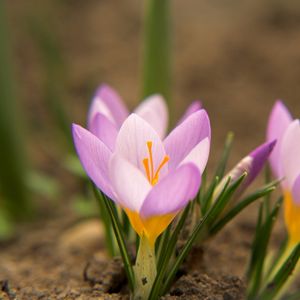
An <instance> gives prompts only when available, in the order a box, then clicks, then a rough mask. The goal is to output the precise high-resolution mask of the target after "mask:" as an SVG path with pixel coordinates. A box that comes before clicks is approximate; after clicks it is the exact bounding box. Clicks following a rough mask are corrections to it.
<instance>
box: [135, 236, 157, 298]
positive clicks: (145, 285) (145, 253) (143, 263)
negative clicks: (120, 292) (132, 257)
mask: <svg viewBox="0 0 300 300" xmlns="http://www.w3.org/2000/svg"><path fill="white" fill-rule="evenodd" d="M134 273H135V289H134V295H133V300H146V299H148V297H149V294H150V292H151V289H152V286H153V283H154V280H155V277H156V261H155V248H154V245H151V244H150V242H149V240H148V238H147V237H146V236H145V235H142V236H141V238H140V244H139V249H138V253H137V258H136V262H135V266H134Z"/></svg>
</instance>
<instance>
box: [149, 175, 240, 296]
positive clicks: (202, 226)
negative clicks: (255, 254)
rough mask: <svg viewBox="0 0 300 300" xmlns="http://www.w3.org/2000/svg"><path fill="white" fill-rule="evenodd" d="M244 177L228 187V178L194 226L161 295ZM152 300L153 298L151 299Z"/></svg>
mask: <svg viewBox="0 0 300 300" xmlns="http://www.w3.org/2000/svg"><path fill="white" fill-rule="evenodd" d="M245 176H246V174H243V175H242V176H241V177H240V178H239V179H238V180H237V181H236V182H234V183H233V184H232V185H230V186H229V183H230V178H228V180H227V182H226V184H225V186H224V188H223V190H222V192H221V193H220V195H219V197H218V199H217V201H216V203H215V204H214V205H213V206H212V207H211V208H210V209H209V211H208V212H207V213H206V214H205V215H204V217H203V218H202V219H201V220H200V221H199V222H198V224H197V225H196V226H195V228H194V230H193V232H192V234H191V236H190V237H189V238H188V240H187V242H186V243H185V245H184V247H183V249H182V250H181V252H180V254H179V255H178V257H177V258H176V260H175V262H174V264H173V266H172V268H171V270H170V271H169V272H168V275H167V277H166V280H165V284H164V286H163V287H162V293H161V294H162V295H163V294H165V293H166V292H167V291H168V289H169V288H170V286H171V284H172V282H173V280H174V277H175V276H176V273H177V271H178V269H179V267H180V265H181V264H182V262H183V261H184V259H185V258H186V256H187V255H188V254H189V252H190V250H191V249H192V246H193V244H194V242H195V241H196V240H197V239H198V238H199V236H200V234H201V233H202V234H204V236H203V237H202V238H205V234H206V231H207V228H209V227H210V226H211V225H212V224H213V222H214V220H215V219H216V218H217V216H218V215H219V214H220V213H221V212H222V209H223V208H224V207H225V206H226V204H227V203H228V201H229V200H230V197H231V195H232V194H233V193H234V191H235V190H236V189H237V188H238V187H239V185H240V184H241V183H242V181H243V179H244V178H245ZM153 300H154V298H153Z"/></svg>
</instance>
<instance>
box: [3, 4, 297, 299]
mask: <svg viewBox="0 0 300 300" xmlns="http://www.w3.org/2000/svg"><path fill="white" fill-rule="evenodd" d="M172 4H173V7H172V8H173V20H174V26H175V28H174V33H175V37H174V56H173V61H174V74H175V76H174V79H173V98H172V101H173V102H172V103H173V110H172V113H173V117H174V119H176V118H178V117H179V116H180V114H181V112H182V111H183V109H184V108H185V107H186V106H187V105H188V103H190V102H191V101H192V100H193V99H196V98H197V99H198V98H200V99H201V100H202V102H203V104H204V106H205V108H206V109H207V110H208V112H209V115H210V118H211V123H212V132H213V139H212V151H211V156H210V160H209V165H208V170H209V173H212V170H214V167H215V165H216V162H217V159H218V157H219V155H220V153H221V151H222V145H223V142H224V139H225V136H226V133H227V132H228V131H229V130H232V131H234V133H235V145H234V148H233V151H232V155H231V159H230V161H229V166H232V165H233V164H234V163H235V162H236V161H237V160H238V159H240V158H241V157H243V156H244V155H246V154H247V153H248V152H249V150H250V149H253V148H254V147H255V146H256V145H258V144H259V143H261V142H263V141H264V136H265V126H266V122H267V116H268V114H269V111H270V109H271V107H272V105H273V102H274V100H276V99H277V98H281V99H284V101H285V103H286V104H287V106H288V107H289V109H290V110H291V111H292V113H293V115H294V116H295V117H297V116H298V117H299V115H300V101H299V95H300V85H299V77H300V39H299V34H300V4H299V2H298V1H294V0H276V1H268V0H263V1H261V0H247V1H234V0H230V1H225V2H224V1H217V0H216V1H198V0H186V1H177V0H174V1H173V2H172ZM7 6H8V17H9V22H10V25H11V26H10V30H11V33H12V42H13V50H14V52H13V54H14V56H13V57H14V62H15V67H16V78H17V80H18V83H19V84H18V87H19V89H20V94H21V96H22V101H20V104H21V106H22V108H23V113H22V116H23V121H24V123H26V125H27V126H26V131H27V135H26V140H27V146H28V152H29V157H30V159H31V161H32V164H33V165H34V166H35V167H36V168H38V169H39V170H43V171H44V172H46V173H47V174H48V175H50V176H53V178H56V179H58V182H62V184H60V194H59V196H58V197H57V199H56V200H55V201H53V200H49V199H47V198H44V197H43V198H42V199H37V203H38V204H39V206H40V214H41V215H40V217H38V218H37V220H35V221H34V222H32V223H29V224H21V225H20V226H19V228H18V230H17V233H16V235H15V236H13V237H12V238H11V239H10V240H8V241H3V242H1V244H0V249H1V250H0V287H1V289H0V299H5V300H7V299H9V300H12V299H21V300H29V299H32V300H35V299H39V300H43V299H129V297H128V291H127V287H126V278H125V276H124V271H123V269H122V265H121V263H120V259H119V258H115V259H113V260H112V259H110V258H109V257H108V255H107V254H106V252H105V247H104V246H105V245H104V238H103V228H102V225H101V223H100V222H99V220H98V218H97V217H96V216H97V211H96V210H94V211H93V213H91V214H90V215H89V217H83V215H82V214H78V213H76V212H74V209H73V204H72V203H73V200H74V198H75V197H77V196H78V195H82V193H83V188H82V186H83V185H82V182H79V181H78V180H77V178H75V176H74V175H73V174H70V173H68V172H67V171H66V170H65V168H64V167H63V165H64V163H63V160H64V158H65V157H66V156H67V155H68V153H69V152H68V151H69V150H68V148H67V147H66V143H65V142H64V139H65V138H64V136H63V135H62V134H61V132H60V129H59V127H58V126H57V124H56V121H55V119H54V117H53V115H52V114H51V113H50V112H49V106H48V105H47V102H46V101H45V100H44V97H45V90H44V89H45V63H44V61H43V59H42V55H41V53H40V52H39V47H38V46H37V41H36V39H35V38H34V35H33V34H32V31H31V30H30V26H29V24H30V22H32V21H33V20H34V21H35V22H36V21H37V22H39V23H38V24H39V26H40V27H41V28H44V29H45V30H46V31H47V30H49V29H50V33H51V36H53V37H54V39H55V41H56V42H57V45H58V48H59V51H60V52H61V53H60V55H61V56H62V60H63V64H62V65H59V66H58V67H57V68H58V72H61V73H62V74H63V76H62V80H61V81H60V83H59V84H60V86H59V88H61V89H62V94H61V97H62V98H63V99H64V101H63V103H64V108H65V110H66V112H67V113H68V115H69V118H70V120H71V121H75V122H77V123H81V124H84V122H85V117H86V111H87V108H88V103H89V101H90V100H89V99H90V97H91V95H92V93H93V90H94V89H95V87H96V86H97V85H98V84H99V83H101V82H107V83H109V84H111V85H112V86H114V87H115V88H116V89H117V90H118V91H119V92H120V94H121V95H123V96H124V99H125V101H126V102H127V103H128V105H129V106H130V107H134V106H135V105H136V104H137V103H138V101H139V94H140V90H139V82H140V80H139V79H140V63H139V59H140V57H141V50H140V43H141V34H142V12H143V7H142V3H141V1H138V0H130V1H124V0H115V1H108V0H106V1H105V0H86V1H71V0H64V1H63V0H60V1H53V0H52V1H51V0H44V1H39V0H27V1H22V0H14V1H7ZM59 74H60V73H59ZM173 122H174V120H173ZM255 215H256V207H255V206H253V207H252V208H251V209H249V210H247V211H246V212H245V213H243V214H242V215H241V216H240V217H238V218H237V219H236V220H235V221H234V222H233V223H231V224H229V225H228V226H227V227H226V228H225V230H223V231H222V232H221V233H220V234H218V235H217V236H216V238H214V239H212V240H211V241H208V242H207V243H206V244H205V245H203V246H202V247H201V248H199V247H198V248H195V249H193V252H192V253H191V256H190V258H189V260H188V261H187V262H186V263H185V265H184V266H183V268H182V270H181V272H180V274H179V277H178V278H177V281H176V282H175V283H174V285H173V286H172V288H171V290H170V294H169V295H166V296H165V297H164V299H210V300H213V299H224V300H229V299H245V281H244V273H245V270H246V267H247V262H248V259H249V250H250V248H251V237H252V235H253V232H254V224H255ZM283 235H284V229H283V224H282V221H281V222H279V223H278V226H277V228H276V232H275V235H274V246H275V247H276V245H277V244H276V241H280V240H282V239H283Z"/></svg>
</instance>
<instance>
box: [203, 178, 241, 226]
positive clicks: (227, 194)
mask: <svg viewBox="0 0 300 300" xmlns="http://www.w3.org/2000/svg"><path fill="white" fill-rule="evenodd" d="M246 176H247V173H244V174H242V175H241V176H240V177H239V178H238V179H237V180H236V181H235V182H233V183H232V184H230V181H231V178H230V177H229V178H228V179H227V181H226V183H225V185H224V188H223V190H222V191H221V193H220V195H219V196H218V197H217V199H216V201H215V204H214V206H213V211H212V213H211V216H210V218H209V221H208V226H209V229H210V228H211V227H212V226H213V224H215V223H216V222H217V221H218V218H219V217H220V216H221V215H222V213H223V210H224V209H225V207H226V206H227V204H228V203H229V201H230V200H231V197H232V195H233V194H234V192H235V191H236V190H237V189H238V187H239V186H240V185H241V183H242V182H243V180H244V179H245V177H246Z"/></svg>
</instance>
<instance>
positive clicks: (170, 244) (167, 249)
mask: <svg viewBox="0 0 300 300" xmlns="http://www.w3.org/2000/svg"><path fill="white" fill-rule="evenodd" d="M190 206H191V204H189V205H188V206H187V207H186V208H185V210H184V211H183V213H182V215H181V217H180V219H179V221H178V224H177V226H176V227H175V230H174V232H173V233H172V234H171V238H170V239H168V240H166V241H167V242H165V243H164V248H163V250H164V251H162V252H161V253H160V257H159V258H158V264H157V275H156V278H155V281H154V284H153V287H152V291H151V293H150V296H149V300H156V299H158V297H159V296H160V295H162V294H163V292H162V290H161V288H162V284H163V279H164V277H165V275H166V274H165V273H166V270H167V267H168V265H169V262H170V258H171V256H172V254H173V253H174V251H175V247H176V242H177V239H178V235H179V233H180V231H181V229H182V228H183V225H184V223H185V220H186V218H187V216H188V214H189V211H190Z"/></svg>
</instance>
